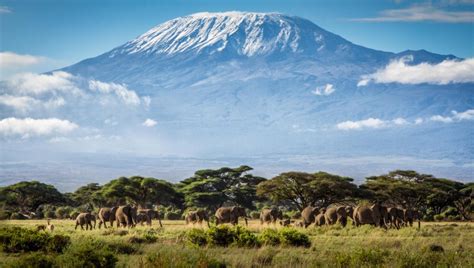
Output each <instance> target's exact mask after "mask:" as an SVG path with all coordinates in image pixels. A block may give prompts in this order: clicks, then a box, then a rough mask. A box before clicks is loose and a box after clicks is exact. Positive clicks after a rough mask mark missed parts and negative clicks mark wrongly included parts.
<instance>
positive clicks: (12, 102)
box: [0, 94, 66, 113]
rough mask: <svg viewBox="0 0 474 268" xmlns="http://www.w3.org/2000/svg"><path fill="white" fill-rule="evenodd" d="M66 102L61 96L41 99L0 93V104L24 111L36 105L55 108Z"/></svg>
mask: <svg viewBox="0 0 474 268" xmlns="http://www.w3.org/2000/svg"><path fill="white" fill-rule="evenodd" d="M64 104H66V101H65V100H64V99H63V98H62V97H58V98H54V99H50V100H47V101H41V100H38V99H35V98H32V97H29V96H13V95H8V94H5V95H0V105H5V106H9V107H12V108H13V109H14V110H15V111H18V112H20V113H25V112H27V111H30V110H33V109H34V108H37V107H44V108H46V109H55V108H58V107H61V106H63V105H64Z"/></svg>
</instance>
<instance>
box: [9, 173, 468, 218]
mask: <svg viewBox="0 0 474 268" xmlns="http://www.w3.org/2000/svg"><path fill="white" fill-rule="evenodd" d="M251 171H252V168H251V167H249V166H240V167H237V168H228V167H224V168H220V169H215V170H214V169H205V170H198V171H196V172H195V174H194V176H192V177H190V178H187V179H185V180H183V181H181V182H179V183H175V184H173V183H170V182H168V181H165V180H160V179H155V178H144V177H140V176H134V177H129V178H127V177H120V178H118V179H114V180H111V181H110V182H108V183H106V184H104V185H99V184H97V183H91V184H88V185H85V186H82V187H79V188H78V189H77V190H76V191H74V192H72V193H64V194H63V193H60V192H59V191H58V190H57V189H56V188H55V187H54V186H52V185H48V184H44V183H41V182H37V181H29V182H27V181H24V182H20V183H16V184H13V185H9V186H6V187H1V188H0V219H21V218H44V217H47V218H74V217H75V215H77V214H78V213H79V212H84V211H97V210H98V208H100V207H107V206H116V205H122V204H135V205H138V206H140V207H142V208H152V207H155V208H158V209H159V210H160V212H161V214H162V215H163V216H164V218H165V219H182V217H183V214H184V213H185V212H186V210H189V209H197V208H203V209H206V210H208V211H209V212H214V211H215V210H216V209H217V208H219V207H221V206H225V205H238V206H242V207H245V208H246V209H247V210H248V212H249V214H250V216H253V215H255V216H257V215H258V213H257V212H256V211H258V210H260V209H262V208H264V207H271V206H278V207H279V208H280V209H282V210H283V211H285V214H286V215H287V216H289V217H291V216H297V215H298V214H299V212H300V211H301V210H302V209H303V208H305V207H306V206H318V207H325V206H329V205H331V204H348V205H355V204H357V203H363V202H382V203H384V204H386V205H390V206H398V207H401V208H414V209H417V210H418V211H420V212H421V214H422V215H423V219H424V220H443V219H447V220H470V219H472V217H473V214H474V212H473V211H474V203H473V196H474V183H472V182H471V183H462V182H458V181H455V180H451V179H445V178H436V177H434V176H432V175H428V174H419V173H417V172H416V171H412V170H396V171H392V172H389V173H388V174H383V175H380V176H372V177H367V178H366V179H365V182H364V183H363V184H361V185H359V186H358V185H356V184H355V183H354V180H353V179H352V178H348V177H342V176H338V175H334V174H329V173H326V172H317V173H305V172H285V173H281V174H280V175H278V176H276V177H274V178H271V179H266V178H263V177H259V176H254V175H252V174H251Z"/></svg>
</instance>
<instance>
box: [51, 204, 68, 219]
mask: <svg viewBox="0 0 474 268" xmlns="http://www.w3.org/2000/svg"><path fill="white" fill-rule="evenodd" d="M71 212H72V207H58V208H57V209H56V211H55V212H54V214H55V216H56V218H58V219H66V218H69V214H70V213H71Z"/></svg>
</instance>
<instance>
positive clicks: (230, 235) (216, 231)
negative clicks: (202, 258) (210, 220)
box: [207, 225, 236, 247]
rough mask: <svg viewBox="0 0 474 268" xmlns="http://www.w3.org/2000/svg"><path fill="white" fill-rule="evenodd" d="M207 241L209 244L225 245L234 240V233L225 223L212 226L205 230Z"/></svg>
mask: <svg viewBox="0 0 474 268" xmlns="http://www.w3.org/2000/svg"><path fill="white" fill-rule="evenodd" d="M207 235H208V242H209V244H211V245H216V246H223V247H227V246H228V245H230V244H232V243H233V242H234V240H235V238H236V237H235V233H234V231H233V230H232V228H231V227H229V226H227V225H220V226H213V227H211V228H209V230H208V231H207Z"/></svg>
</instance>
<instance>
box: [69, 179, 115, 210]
mask: <svg viewBox="0 0 474 268" xmlns="http://www.w3.org/2000/svg"><path fill="white" fill-rule="evenodd" d="M101 190H102V186H100V185H99V184H98V183H89V184H87V185H85V186H81V187H79V188H78V189H77V190H76V191H74V193H70V194H67V195H68V197H69V198H70V199H72V201H73V202H74V203H75V205H85V204H88V205H90V206H92V207H94V206H95V207H101V206H104V205H106V204H107V202H106V199H105V197H104V196H103V195H102V192H101Z"/></svg>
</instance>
